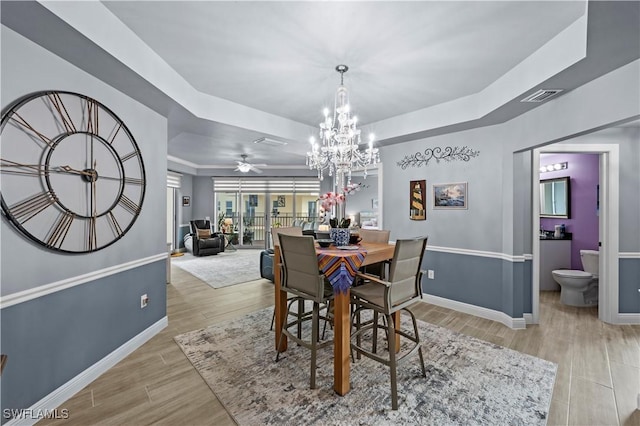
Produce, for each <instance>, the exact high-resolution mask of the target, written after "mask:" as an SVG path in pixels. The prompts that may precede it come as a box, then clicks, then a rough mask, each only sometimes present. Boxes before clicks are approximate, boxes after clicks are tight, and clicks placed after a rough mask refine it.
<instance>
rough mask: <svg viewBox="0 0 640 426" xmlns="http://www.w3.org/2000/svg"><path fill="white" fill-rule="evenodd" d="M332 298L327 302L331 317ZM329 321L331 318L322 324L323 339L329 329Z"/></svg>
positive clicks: (328, 313) (328, 315)
mask: <svg viewBox="0 0 640 426" xmlns="http://www.w3.org/2000/svg"><path fill="white" fill-rule="evenodd" d="M332 302H333V301H332V300H329V301H328V302H327V318H329V317H331V304H332ZM328 322H329V320H325V322H324V325H323V326H322V340H324V334H325V332H326V331H327V323H328ZM329 326H330V327H331V328H333V325H331V323H330V325H329Z"/></svg>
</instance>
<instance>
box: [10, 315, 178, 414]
mask: <svg viewBox="0 0 640 426" xmlns="http://www.w3.org/2000/svg"><path fill="white" fill-rule="evenodd" d="M168 324H169V320H168V318H167V317H166V316H165V317H164V318H161V319H160V320H158V321H157V322H156V323H154V324H152V325H151V326H149V327H148V328H147V329H145V330H143V331H142V332H141V333H139V334H138V335H136V336H134V337H133V338H132V339H130V340H129V341H127V342H126V343H125V344H124V345H122V346H120V347H119V348H117V349H116V350H114V351H113V352H111V353H110V354H109V355H107V356H106V357H104V358H102V359H101V360H100V361H98V362H96V363H95V364H93V365H92V366H91V367H89V368H87V369H86V370H84V371H83V372H82V373H80V374H78V375H77V376H75V377H74V378H72V379H71V380H69V381H68V382H67V383H65V384H64V385H62V386H60V387H59V388H58V389H56V390H54V391H53V392H51V393H50V394H49V395H47V396H45V397H44V398H42V399H41V400H40V401H38V402H36V403H35V404H33V405H32V406H31V407H29V408H27V409H25V410H23V412H24V413H25V416H26V417H28V416H29V414H30V413H52V412H54V410H55V409H56V408H57V407H60V406H61V405H62V404H64V403H65V402H66V401H67V400H69V399H70V398H71V397H72V396H73V395H75V394H76V393H78V392H79V391H81V390H82V389H84V387H85V386H87V385H88V384H90V383H91V382H93V381H94V380H95V379H97V378H98V377H100V376H101V375H102V374H103V373H105V372H107V371H108V370H109V369H110V368H112V367H113V366H115V365H116V364H117V363H119V362H120V361H122V360H123V359H124V358H126V357H127V356H128V355H129V354H131V353H132V352H133V351H135V350H136V349H138V348H139V347H140V346H142V345H144V344H145V343H146V342H147V341H148V340H149V339H151V338H152V337H153V336H155V335H156V334H158V333H159V332H160V331H162V329H164V328H165V327H166V326H167V325H168ZM63 408H64V407H63ZM40 420H42V418H14V419H12V420H10V421H8V422H7V423H5V426H17V425H20V426H23V425H24V426H26V425H29V426H31V425H34V424H35V423H36V422H38V421H40Z"/></svg>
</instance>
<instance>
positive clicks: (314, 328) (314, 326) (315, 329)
mask: <svg viewBox="0 0 640 426" xmlns="http://www.w3.org/2000/svg"><path fill="white" fill-rule="evenodd" d="M319 316H320V304H319V303H318V302H313V313H312V319H311V379H310V383H311V389H315V388H316V354H317V351H318V334H319V331H320V330H319V329H320V320H319V318H318V317H319Z"/></svg>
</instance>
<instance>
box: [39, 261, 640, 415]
mask: <svg viewBox="0 0 640 426" xmlns="http://www.w3.org/2000/svg"><path fill="white" fill-rule="evenodd" d="M167 293H168V297H167V300H168V302H167V304H168V306H167V313H168V317H169V326H168V327H167V328H166V329H164V330H163V331H162V332H161V333H159V334H158V335H156V336H155V337H154V338H153V339H151V340H150V341H149V342H147V343H146V344H145V345H143V346H142V347H140V348H139V349H138V350H136V351H135V352H134V353H132V354H131V355H130V356H128V357H127V358H126V359H124V360H123V361H121V362H120V363H119V364H118V365H116V366H115V367H114V368H112V369H111V370H109V371H108V372H107V373H105V374H104V375H102V376H101V377H100V378H98V379H97V380H95V381H94V382H93V383H91V384H90V385H88V386H87V387H86V388H84V389H83V390H82V391H80V392H79V393H78V394H77V395H75V396H74V397H73V398H72V399H70V400H69V401H67V402H65V403H64V404H62V406H61V407H59V408H60V409H62V408H66V409H68V410H69V419H67V420H64V421H62V420H60V421H58V422H59V423H64V424H65V425H69V424H70V425H92V424H118V425H124V424H127V425H144V424H167V425H176V424H181V425H216V426H221V425H233V424H235V423H234V422H233V420H232V419H231V418H230V417H229V415H228V414H227V412H226V410H225V409H224V408H223V407H222V405H221V404H220V402H219V401H218V400H217V398H216V397H215V395H214V394H213V393H212V392H211V390H210V389H209V387H208V386H207V385H206V384H205V382H204V381H203V380H202V378H201V377H200V375H199V374H198V373H197V372H196V370H195V369H194V368H193V367H192V365H191V363H190V362H189V361H188V360H187V358H186V357H185V356H184V355H183V353H182V351H181V350H180V348H178V346H177V345H176V344H175V343H174V341H173V337H174V336H176V335H178V334H181V333H184V332H187V331H191V330H195V329H198V328H204V327H206V326H208V325H211V324H213V323H216V322H220V321H224V320H227V319H231V318H234V317H238V316H242V315H243V314H245V313H248V312H252V311H255V310H258V309H261V308H264V307H267V306H272V305H273V285H272V284H270V283H268V282H267V281H265V280H260V281H254V282H252V283H246V284H239V285H235V286H231V287H227V288H222V289H217V290H215V289H213V288H211V287H209V286H208V285H206V284H204V283H202V282H201V281H200V280H198V279H197V278H195V277H193V276H191V275H190V274H188V273H187V272H184V271H183V270H181V269H179V268H173V270H172V284H170V285H168V286H167ZM558 295H559V293H549V292H543V293H542V294H541V309H540V317H541V323H540V325H536V326H528V327H527V329H526V330H512V329H509V328H507V327H505V326H503V325H502V324H499V323H496V322H493V321H488V320H485V319H481V318H477V317H474V316H471V315H466V314H461V313H458V312H455V311H452V310H449V309H444V308H440V307H437V306H433V305H429V304H426V303H419V304H417V305H416V306H414V309H413V310H414V312H415V313H416V315H417V317H418V318H420V319H423V320H425V321H428V322H431V323H434V324H438V325H441V326H444V327H447V328H449V329H452V330H455V331H458V332H461V333H465V334H468V335H471V336H475V337H477V338H480V339H484V340H487V341H490V342H494V343H496V344H499V345H503V346H506V347H508V348H512V349H515V350H517V351H520V352H524V353H527V354H530V355H534V356H538V357H541V358H544V359H547V360H549V361H553V362H555V363H557V364H558V374H557V377H556V383H555V388H554V392H553V400H552V403H551V410H550V416H549V421H548V424H549V425H567V424H569V425H617V424H620V425H640V411H637V410H635V408H636V398H637V395H638V393H640V349H639V348H640V326H630V325H625V326H612V325H608V324H605V323H602V322H600V321H599V320H598V319H597V311H596V309H593V308H586V309H585V308H583V309H578V308H572V307H568V306H564V305H561V304H560V303H559V297H558ZM48 423H55V422H53V421H42V422H40V423H39V424H48Z"/></svg>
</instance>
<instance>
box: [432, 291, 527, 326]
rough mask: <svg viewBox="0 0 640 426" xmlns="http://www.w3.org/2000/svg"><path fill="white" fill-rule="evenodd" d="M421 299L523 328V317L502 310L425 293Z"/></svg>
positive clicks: (524, 324)
mask: <svg viewBox="0 0 640 426" xmlns="http://www.w3.org/2000/svg"><path fill="white" fill-rule="evenodd" d="M422 299H423V300H424V301H425V302H427V303H431V304H432V305H436V306H441V307H443V308H448V309H453V310H454V311H458V312H463V313H465V314H469V315H474V316H476V317H480V318H484V319H488V320H491V321H496V322H499V323H501V324H504V325H506V326H507V327H509V328H513V329H516V330H518V329H524V328H526V327H527V326H526V323H525V319H524V318H512V317H510V316H509V315H507V314H505V313H504V312H499V311H495V310H493V309H488V308H483V307H481V306H475V305H470V304H468V303H463V302H457V301H455V300H451V299H445V298H444V297H438V296H432V295H430V294H425V295H423V296H422Z"/></svg>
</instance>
